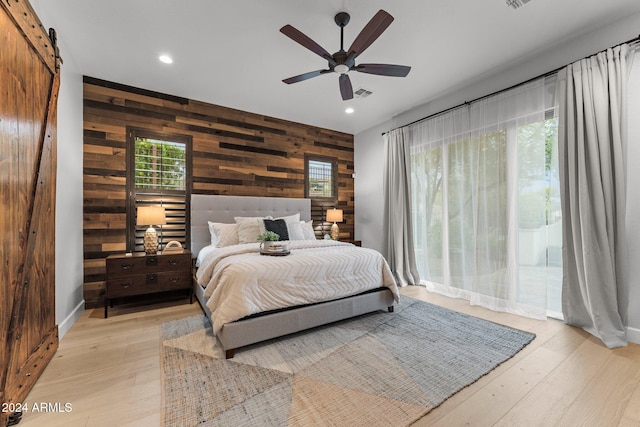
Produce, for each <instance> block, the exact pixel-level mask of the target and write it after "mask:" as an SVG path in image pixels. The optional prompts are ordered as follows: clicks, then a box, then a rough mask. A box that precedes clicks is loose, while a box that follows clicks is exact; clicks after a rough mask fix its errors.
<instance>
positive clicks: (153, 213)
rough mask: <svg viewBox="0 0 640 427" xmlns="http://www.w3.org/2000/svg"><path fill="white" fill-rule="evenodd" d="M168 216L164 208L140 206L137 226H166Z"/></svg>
mask: <svg viewBox="0 0 640 427" xmlns="http://www.w3.org/2000/svg"><path fill="white" fill-rule="evenodd" d="M166 223H167V216H166V214H165V211H164V208H163V207H162V206H140V207H139V208H138V219H137V220H136V224H137V225H138V226H143V225H165V224H166Z"/></svg>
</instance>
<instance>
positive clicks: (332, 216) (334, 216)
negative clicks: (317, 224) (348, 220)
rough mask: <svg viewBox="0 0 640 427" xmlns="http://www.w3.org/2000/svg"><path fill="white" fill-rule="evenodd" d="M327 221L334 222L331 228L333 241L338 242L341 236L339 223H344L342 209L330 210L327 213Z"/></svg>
mask: <svg viewBox="0 0 640 427" xmlns="http://www.w3.org/2000/svg"><path fill="white" fill-rule="evenodd" d="M327 221H328V222H333V225H332V226H331V238H332V239H333V240H338V236H339V235H340V228H339V227H338V224H336V223H338V222H342V209H336V208H333V209H329V210H328V211H327Z"/></svg>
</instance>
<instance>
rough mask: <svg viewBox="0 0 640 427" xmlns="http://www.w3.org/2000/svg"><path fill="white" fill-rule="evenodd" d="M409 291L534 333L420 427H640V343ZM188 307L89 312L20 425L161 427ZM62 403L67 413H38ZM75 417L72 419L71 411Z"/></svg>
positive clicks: (195, 309) (193, 309) (65, 342)
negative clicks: (166, 372)
mask: <svg viewBox="0 0 640 427" xmlns="http://www.w3.org/2000/svg"><path fill="white" fill-rule="evenodd" d="M401 293H402V294H404V295H408V296H411V297H414V298H418V299H422V300H425V301H429V302H431V303H434V304H438V305H441V306H443V307H447V308H450V309H453V310H457V311H460V312H464V313H468V314H471V315H474V316H477V317H481V318H484V319H487V320H491V321H494V322H497V323H501V324H504V325H508V326H511V327H514V328H518V329H522V330H527V331H531V332H534V333H535V334H537V337H536V339H535V340H534V341H533V342H532V343H531V344H529V345H528V346H527V347H526V348H525V349H524V350H523V351H521V352H520V353H518V354H517V355H516V356H515V357H514V358H512V359H511V360H509V361H507V362H505V363H504V364H502V365H501V366H499V367H498V368H497V369H495V370H494V371H492V372H490V373H489V374H488V375H486V376H484V377H482V378H481V379H480V380H478V381H477V382H476V383H474V384H472V385H471V386H469V387H467V388H465V389H463V390H462V391H460V392H459V393H457V394H456V395H454V396H453V397H451V398H450V399H449V400H447V401H445V402H444V403H443V404H442V405H441V406H440V407H438V408H436V409H434V410H433V411H431V412H430V413H429V414H427V415H426V416H425V417H424V418H422V419H421V420H419V421H418V422H416V423H415V426H447V427H449V426H598V427H600V426H624V427H627V426H640V345H637V344H630V345H629V346H628V347H625V348H620V349H616V350H609V349H607V348H606V347H604V346H603V345H602V344H601V343H600V342H599V341H598V340H597V339H595V338H593V337H591V336H590V335H589V334H587V333H586V332H584V331H582V330H580V329H576V328H572V327H569V326H566V325H564V324H562V323H561V322H557V321H554V320H547V321H538V320H532V319H526V318H522V317H519V316H515V315H510V314H505V313H495V312H492V311H490V310H486V309H483V308H480V307H475V306H470V305H469V304H468V303H467V302H466V301H462V300H456V299H450V298H447V297H444V296H441V295H437V294H431V293H429V292H427V291H426V290H425V289H424V288H420V287H411V286H410V287H407V288H403V289H402V290H401ZM200 313H201V311H200V308H199V306H198V304H197V303H195V304H192V305H190V304H188V303H187V302H185V301H184V300H180V301H173V302H168V303H166V302H165V303H163V304H156V305H151V306H137V307H124V308H120V307H118V306H116V307H115V308H114V309H113V310H110V313H109V318H108V319H103V318H102V310H101V309H95V310H87V311H85V312H84V313H83V315H82V317H81V318H80V319H79V320H78V321H77V322H76V323H75V324H74V325H73V327H72V328H71V330H70V331H69V332H68V333H67V334H66V335H65V336H64V338H63V339H62V340H61V341H60V348H59V350H58V352H57V353H56V355H55V357H54V359H53V360H52V361H51V363H50V364H49V366H48V367H47V369H46V370H45V372H44V374H43V375H42V377H41V378H40V380H39V381H38V383H37V384H36V386H35V388H34V389H33V390H32V392H31V394H30V395H29V396H28V398H27V400H26V402H27V404H28V406H29V412H26V413H25V414H24V415H23V419H22V421H21V423H20V424H19V425H20V426H23V427H26V426H43V425H46V426H66V427H68V426H72V427H75V426H110V427H111V426H158V425H160V413H161V379H160V365H159V349H160V345H159V343H160V339H159V326H160V324H161V323H162V322H166V321H168V320H172V319H178V318H182V317H187V316H191V315H194V314H200ZM40 403H53V404H54V408H53V409H55V403H59V404H60V405H59V406H60V407H61V408H62V409H61V410H60V411H59V412H32V411H31V409H32V408H31V406H32V405H34V404H37V405H39V404H40ZM65 403H70V404H71V411H70V412H64V404H65Z"/></svg>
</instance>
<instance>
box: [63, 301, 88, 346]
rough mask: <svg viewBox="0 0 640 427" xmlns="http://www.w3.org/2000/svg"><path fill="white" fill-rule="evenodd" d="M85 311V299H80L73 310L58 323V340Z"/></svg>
mask: <svg viewBox="0 0 640 427" xmlns="http://www.w3.org/2000/svg"><path fill="white" fill-rule="evenodd" d="M83 311H84V300H82V301H80V303H79V304H78V305H76V307H75V308H74V309H73V311H72V312H71V313H69V315H68V316H67V317H66V318H65V319H64V320H63V321H62V322H60V323H59V324H58V340H61V339H62V337H63V336H64V334H66V333H67V331H69V329H71V327H72V326H73V324H74V323H76V320H78V317H80V315H81V314H82V312H83Z"/></svg>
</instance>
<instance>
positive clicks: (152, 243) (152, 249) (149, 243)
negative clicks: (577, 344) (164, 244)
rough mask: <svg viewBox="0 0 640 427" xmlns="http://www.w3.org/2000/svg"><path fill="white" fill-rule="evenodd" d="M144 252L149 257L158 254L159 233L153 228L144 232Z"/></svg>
mask: <svg viewBox="0 0 640 427" xmlns="http://www.w3.org/2000/svg"><path fill="white" fill-rule="evenodd" d="M144 251H145V252H146V253H147V254H149V255H154V254H157V253H158V233H156V230H155V228H153V227H149V228H147V230H146V231H145V232H144Z"/></svg>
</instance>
